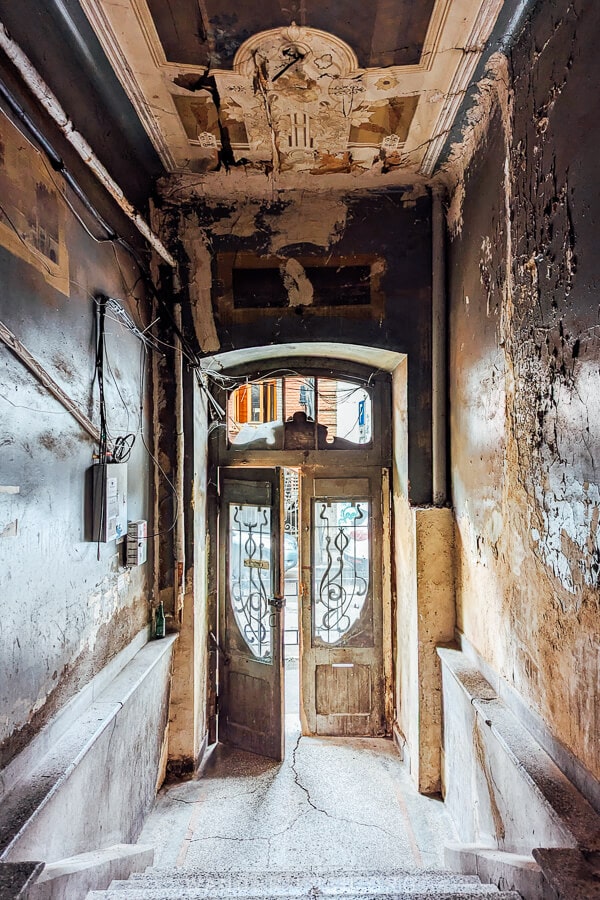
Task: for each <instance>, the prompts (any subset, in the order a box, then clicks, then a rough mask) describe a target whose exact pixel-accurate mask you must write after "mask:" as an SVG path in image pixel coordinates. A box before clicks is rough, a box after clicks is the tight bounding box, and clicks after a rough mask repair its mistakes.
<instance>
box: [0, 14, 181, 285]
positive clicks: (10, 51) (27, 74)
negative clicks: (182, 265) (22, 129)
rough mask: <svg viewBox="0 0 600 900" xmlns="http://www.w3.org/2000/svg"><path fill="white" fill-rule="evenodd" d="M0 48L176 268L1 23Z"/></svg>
mask: <svg viewBox="0 0 600 900" xmlns="http://www.w3.org/2000/svg"><path fill="white" fill-rule="evenodd" d="M0 47H2V49H3V50H4V52H5V53H6V55H7V56H8V58H9V59H10V61H11V62H12V63H13V65H14V66H15V67H16V68H17V70H18V71H19V73H20V75H21V77H22V78H23V80H24V81H25V83H26V85H27V87H28V88H29V89H30V90H31V92H32V93H33V95H34V96H35V97H36V98H37V99H38V101H39V102H40V103H41V105H42V106H43V108H44V109H45V110H46V112H47V113H48V115H49V116H50V118H51V119H53V120H54V122H56V124H57V125H58V127H59V128H60V130H61V131H62V133H63V134H64V136H65V138H66V139H67V140H68V142H69V143H70V144H71V146H72V147H73V148H74V149H75V150H76V152H77V153H78V154H79V156H80V157H81V159H82V160H83V162H84V163H85V164H86V166H88V168H89V169H91V171H92V172H93V173H94V175H95V176H96V178H97V179H98V181H99V182H100V183H101V184H102V186H103V187H104V188H105V189H106V190H107V191H108V193H109V194H110V196H111V197H112V198H113V200H114V201H115V202H116V203H117V204H118V206H119V207H120V208H121V209H122V210H123V212H124V213H125V215H126V216H127V217H128V218H129V219H130V220H131V221H132V222H133V224H134V225H135V227H136V228H137V229H138V231H139V232H140V234H141V235H142V236H143V237H144V238H145V239H146V240H147V241H148V243H149V244H150V245H151V246H152V247H153V249H154V250H155V251H156V252H157V253H158V255H159V256H160V257H162V259H163V260H164V261H165V262H166V263H168V265H170V266H172V267H173V268H176V262H175V260H174V259H173V257H172V256H171V254H170V253H169V251H168V250H167V248H166V247H165V246H164V244H163V243H162V242H161V241H160V239H159V238H158V237H157V235H156V234H154V232H153V231H152V229H151V228H150V226H149V225H148V223H147V222H146V221H145V219H144V218H143V217H142V216H141V215H140V214H139V213H138V212H136V210H135V209H134V207H133V206H132V204H131V203H130V202H129V200H127V198H126V197H125V194H124V193H123V191H122V190H121V188H120V187H119V185H118V184H117V182H116V181H114V179H113V178H112V177H111V175H110V174H109V172H108V171H107V169H105V167H104V166H103V165H102V163H101V162H100V160H99V159H98V157H97V156H96V154H95V153H94V151H93V150H92V148H91V147H90V145H89V144H88V142H87V141H86V140H85V138H84V137H83V135H82V134H80V133H79V132H78V131H77V130H76V128H75V126H74V125H73V122H72V121H71V120H70V119H69V117H68V116H67V114H66V112H65V111H64V109H63V108H62V106H61V105H60V103H59V101H58V99H57V98H56V96H55V95H54V94H53V93H52V91H51V90H50V88H49V87H48V85H47V84H46V82H45V81H44V80H43V78H42V76H41V75H40V74H39V72H38V71H37V69H36V68H35V67H34V66H33V64H32V63H31V62H30V60H29V58H28V57H27V56H26V55H25V53H23V51H22V50H21V48H20V47H19V45H18V44H17V43H15V41H13V39H12V38H11V37H10V35H9V33H8V31H7V29H6V26H5V25H4V24H3V23H1V22H0Z"/></svg>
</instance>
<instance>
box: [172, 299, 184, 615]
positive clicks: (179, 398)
mask: <svg viewBox="0 0 600 900" xmlns="http://www.w3.org/2000/svg"><path fill="white" fill-rule="evenodd" d="M173 313H174V319H175V324H176V326H177V331H178V332H179V334H181V303H180V301H177V302H176V303H175V306H174V310H173ZM179 334H176V335H175V341H174V344H175V359H174V362H175V429H176V447H175V466H176V469H175V481H174V484H175V490H176V492H177V510H178V516H177V524H176V526H175V535H174V540H173V555H174V562H175V584H174V588H175V608H174V613H175V615H176V617H177V621H178V622H179V621H180V617H181V610H182V609H183V594H184V591H185V587H184V582H185V518H186V517H185V510H184V505H183V504H184V489H183V488H184V464H185V460H184V456H185V445H184V432H183V353H182V352H181V340H180V338H179Z"/></svg>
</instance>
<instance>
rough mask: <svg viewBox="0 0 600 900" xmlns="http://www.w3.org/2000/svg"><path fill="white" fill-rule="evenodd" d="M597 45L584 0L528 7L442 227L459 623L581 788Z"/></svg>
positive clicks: (595, 430)
mask: <svg viewBox="0 0 600 900" xmlns="http://www.w3.org/2000/svg"><path fill="white" fill-rule="evenodd" d="M599 33H600V8H599V7H598V5H597V4H595V3H593V2H592V0H574V2H567V0H549V2H545V3H542V4H541V5H538V7H537V12H536V13H534V15H533V18H531V19H530V20H529V21H528V22H527V23H526V25H525V28H524V30H523V32H522V34H521V35H520V37H519V39H518V41H517V43H516V45H515V46H514V47H513V50H512V52H511V55H510V59H509V60H508V62H507V61H506V60H504V61H503V60H502V59H501V58H500V59H499V58H498V57H497V58H496V60H495V61H494V64H493V65H492V67H491V69H490V72H489V78H488V79H487V81H486V83H485V84H484V86H483V90H482V103H481V105H480V109H483V110H484V112H486V113H487V112H489V113H490V114H489V116H488V117H487V123H488V124H487V130H486V128H485V127H484V126H485V122H483V124H482V121H483V120H482V121H480V122H479V123H476V124H475V126H474V128H473V129H472V131H471V134H470V138H471V139H474V140H475V142H476V144H477V147H476V150H475V153H474V154H473V155H472V157H471V162H470V165H468V167H467V168H466V171H464V172H461V171H460V155H458V154H457V155H456V156H455V164H456V162H457V161H458V163H459V165H458V168H455V169H454V171H453V177H454V182H453V184H454V187H455V191H454V195H453V198H452V201H451V203H450V215H449V226H450V231H451V242H450V247H449V282H450V396H451V435H452V443H451V454H452V493H453V503H454V506H455V510H456V520H457V531H456V534H457V606H458V609H457V612H458V625H459V628H460V629H461V630H462V631H463V633H464V634H465V636H466V637H467V638H468V639H469V641H470V642H471V643H472V644H474V646H475V647H476V649H477V650H478V651H479V652H480V653H481V654H482V655H483V657H484V658H485V659H486V661H487V662H488V663H489V664H490V665H491V666H492V667H494V668H495V669H496V670H497V671H498V672H499V673H500V674H501V675H502V676H503V677H504V678H505V679H506V680H507V681H508V682H509V683H510V684H511V685H512V686H513V687H514V688H515V689H516V690H517V691H518V692H519V694H520V695H521V696H522V697H523V698H524V700H525V701H526V702H527V703H528V704H529V706H530V707H531V708H532V709H533V710H534V711H535V712H537V713H539V714H540V715H541V716H542V717H543V719H544V720H545V722H546V723H547V725H548V728H549V730H550V732H551V733H552V734H553V735H554V736H555V737H556V738H558V739H559V740H560V741H561V742H562V743H563V744H564V745H565V746H566V748H567V749H568V750H569V751H570V752H571V753H572V754H574V755H575V757H577V758H578V759H579V760H580V762H581V763H582V764H583V766H584V767H586V768H587V769H588V770H589V771H590V772H591V773H592V774H593V775H594V776H595V777H596V778H598V777H599V776H600V744H599V741H598V733H599V722H598V708H599V697H598V693H599V683H598V661H599V653H600V616H599V608H598V606H599V592H598V577H599V574H600V542H599V534H598V522H599V518H600V482H599V471H598V465H599V462H598V458H599V452H600V390H599V388H600V378H599V370H600V366H599V351H600V342H599V336H600V333H599V329H600V319H599V301H598V297H597V293H596V288H597V285H598V279H599V278H600V257H599V255H598V252H597V228H598V221H599V217H600V192H599V191H598V187H597V178H598V174H597V148H598V145H599V141H600V125H599V123H598V120H597V117H596V116H595V114H594V110H595V101H594V98H595V92H596V86H597V85H598V83H600V54H599V53H598V47H597V36H598V34H599ZM484 118H485V116H484ZM465 149H467V152H468V147H467V148H465V147H463V151H464V150H465ZM471 149H472V148H471ZM457 172H458V175H457Z"/></svg>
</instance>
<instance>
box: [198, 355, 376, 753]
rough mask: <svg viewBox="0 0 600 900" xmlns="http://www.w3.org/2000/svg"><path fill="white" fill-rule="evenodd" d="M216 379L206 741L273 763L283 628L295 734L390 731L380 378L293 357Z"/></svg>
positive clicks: (358, 368) (279, 730)
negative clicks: (297, 710)
mask: <svg viewBox="0 0 600 900" xmlns="http://www.w3.org/2000/svg"><path fill="white" fill-rule="evenodd" d="M221 382H222V387H221V390H220V391H218V392H217V394H218V396H217V401H218V402H219V404H220V405H221V407H222V408H223V409H224V410H226V423H227V424H226V426H225V427H223V428H220V429H218V431H217V434H218V437H217V439H216V440H215V442H214V446H213V462H214V464H215V467H216V469H217V470H218V474H217V477H218V484H219V504H218V507H219V537H218V567H217V568H218V598H219V599H218V609H219V612H218V623H217V622H215V630H217V629H218V635H217V641H216V643H217V645H218V647H219V652H218V657H219V664H218V675H217V681H218V694H219V700H218V714H219V738H220V740H222V741H224V742H230V743H232V744H234V745H235V746H239V747H242V748H245V749H249V750H253V751H254V752H258V753H262V754H264V755H269V756H272V757H274V758H282V756H283V739H284V738H283V734H284V728H283V721H284V692H283V660H284V654H283V647H284V635H285V634H286V633H287V634H288V636H289V635H290V634H292V633H293V632H294V630H296V631H297V634H298V644H299V653H298V657H299V669H300V697H301V702H300V707H301V721H302V730H303V733H305V734H320V735H338V736H339V735H371V736H373V735H383V734H386V733H390V732H391V728H392V721H391V720H390V716H389V713H388V712H387V710H389V709H391V706H392V704H391V702H390V699H391V698H390V694H391V608H390V607H391V600H390V584H389V565H384V556H385V557H386V558H388V559H389V555H390V548H389V542H390V533H389V532H390V529H389V520H388V521H387V522H386V523H384V514H385V512H386V511H387V510H389V467H390V462H391V424H390V423H391V415H390V403H391V380H390V376H389V374H387V373H385V372H381V371H375V370H374V369H373V368H372V367H369V368H366V367H365V366H364V365H358V364H356V363H354V362H351V361H341V362H340V361H336V362H335V363H334V362H333V361H331V362H330V361H329V360H328V361H327V364H326V365H324V362H323V360H319V361H315V359H314V358H313V359H309V358H306V357H305V358H302V359H295V360H293V363H290V362H289V361H287V362H286V365H285V366H279V365H278V366H277V367H273V366H271V365H269V366H267V367H264V368H262V369H258V368H257V367H255V368H254V371H248V368H246V371H240V370H239V369H238V370H235V369H229V370H228V371H227V375H226V376H225V378H224V377H223V376H221ZM294 481H295V482H296V484H297V488H296V493H295V495H293V492H292V494H290V490H289V488H290V483H292V482H294ZM286 504H287V505H286ZM294 515H295V516H296V519H295V523H294V526H295V527H294V529H292V530H290V528H289V526H290V524H291V519H293V517H294ZM286 524H287V525H288V530H287V531H286ZM384 526H385V527H384ZM386 573H387V577H386Z"/></svg>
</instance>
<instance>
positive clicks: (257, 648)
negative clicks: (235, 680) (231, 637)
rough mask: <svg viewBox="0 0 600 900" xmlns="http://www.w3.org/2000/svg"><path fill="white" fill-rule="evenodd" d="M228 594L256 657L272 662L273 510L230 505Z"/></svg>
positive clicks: (242, 630)
mask: <svg viewBox="0 0 600 900" xmlns="http://www.w3.org/2000/svg"><path fill="white" fill-rule="evenodd" d="M228 569H229V597H230V601H231V606H232V609H233V614H234V617H235V621H236V624H237V626H238V628H239V630H240V633H241V635H242V637H243V639H244V641H245V643H246V644H247V646H248V648H249V649H250V650H251V652H252V654H253V656H255V657H256V658H257V659H260V660H263V661H264V662H268V661H270V658H271V654H272V640H271V627H270V607H269V599H270V597H271V593H272V574H271V573H272V559H271V510H270V509H269V508H266V507H263V506H250V505H248V504H245V505H240V504H237V503H231V504H230V506H229V566H228Z"/></svg>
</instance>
